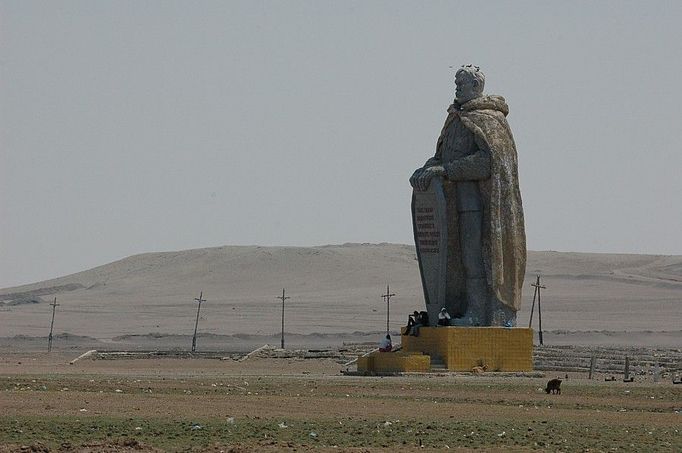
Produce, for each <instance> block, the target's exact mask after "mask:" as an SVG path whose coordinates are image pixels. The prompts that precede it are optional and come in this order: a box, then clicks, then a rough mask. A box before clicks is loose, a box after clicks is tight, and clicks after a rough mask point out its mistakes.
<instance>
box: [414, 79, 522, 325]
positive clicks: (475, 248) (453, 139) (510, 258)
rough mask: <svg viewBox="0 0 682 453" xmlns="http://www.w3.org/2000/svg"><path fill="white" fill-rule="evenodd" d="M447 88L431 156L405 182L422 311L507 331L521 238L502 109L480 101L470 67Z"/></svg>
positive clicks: (494, 99) (516, 297)
mask: <svg viewBox="0 0 682 453" xmlns="http://www.w3.org/2000/svg"><path fill="white" fill-rule="evenodd" d="M455 84H456V91H455V100H454V102H453V104H452V105H451V106H450V107H449V108H448V116H447V118H446V120H445V125H444V126H443V129H442V131H441V134H440V137H439V138H438V142H437V144H436V153H435V155H434V156H433V157H432V158H430V159H429V160H427V161H426V163H425V164H424V165H423V166H422V167H420V168H418V169H417V170H415V172H414V174H413V175H412V177H411V178H410V184H411V185H412V187H413V189H414V190H413V198H412V219H413V228H414V235H415V245H416V248H417V257H418V259H419V269H420V273H421V277H422V285H423V287H424V296H425V300H426V306H427V310H428V312H429V318H430V319H436V317H435V316H432V315H436V314H437V313H438V312H439V311H440V310H441V308H446V309H447V311H448V312H449V313H450V314H451V315H452V321H451V323H452V324H453V325H462V326H507V327H512V326H515V325H516V312H517V311H518V309H519V307H520V304H521V286H522V284H523V278H524V274H525V268H526V236H525V231H524V221H523V208H522V205H521V193H520V190H519V182H518V164H517V154H516V146H515V144H514V138H513V136H512V133H511V129H510V128H509V124H508V123H507V120H506V116H507V114H508V113H509V107H508V106H507V103H506V102H505V100H504V98H503V97H501V96H495V95H484V94H483V87H484V84H485V76H484V75H483V72H481V70H480V69H479V68H478V67H476V66H472V65H468V66H464V67H462V68H461V69H459V70H458V71H457V74H456V75H455Z"/></svg>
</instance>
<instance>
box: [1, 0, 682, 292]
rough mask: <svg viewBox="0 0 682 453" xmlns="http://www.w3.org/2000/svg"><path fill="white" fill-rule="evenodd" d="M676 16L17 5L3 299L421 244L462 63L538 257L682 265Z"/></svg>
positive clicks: (373, 4) (6, 80)
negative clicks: (497, 127)
mask: <svg viewBox="0 0 682 453" xmlns="http://www.w3.org/2000/svg"><path fill="white" fill-rule="evenodd" d="M681 22H682V2H679V1H671V2H660V1H659V2H657V1H648V2H646V3H645V2H626V1H602V2H593V1H589V2H576V1H570V2H566V1H556V2H550V1H538V2H531V1H526V2H522V1H513V2H512V1H504V2H434V1H429V2H417V1H412V2H399V1H398V2H396V1H386V2H379V1H369V2H368V1H358V2H349V1H343V2H342V1H334V2H323V1H317V0H315V1H312V0H311V1H307V2H294V1H267V2H259V1H253V0H249V1H244V2H226V1H220V2H208V1H202V2H189V1H186V2H174V1H144V2H139V1H129V2H128V1H111V2H104V1H83V2H75V1H69V2H59V1H46V2H33V1H26V0H21V1H2V2H0V134H1V135H0V287H6V286H10V285H17V284H21V283H29V282H33V281H38V280H43V279H47V278H52V277H57V276H61V275H65V274H68V273H72V272H77V271H80V270H85V269H87V268H90V267H93V266H96V265H100V264H105V263H107V262H110V261H113V260H116V259H119V258H123V257H125V256H128V255H132V254H136V253H141V252H151V251H169V250H179V249H186V248H196V247H210V246H220V245H238V244H260V245H319V244H327V243H344V242H399V243H412V230H411V228H412V226H411V220H410V207H409V203H410V194H411V189H410V186H409V183H408V178H409V176H410V175H411V173H412V171H413V170H414V169H415V168H416V167H417V166H420V165H422V164H423V162H424V161H425V160H426V159H427V158H428V157H430V156H431V155H432V154H433V152H434V145H435V142H436V139H437V137H438V134H439V132H440V129H441V127H442V125H443V121H444V119H445V116H446V111H445V110H446V108H447V107H448V105H449V104H450V102H451V100H452V97H453V92H454V84H453V77H454V72H455V70H456V69H457V68H458V67H459V66H460V65H462V64H465V63H475V64H477V65H479V66H481V68H482V69H483V70H484V71H485V73H486V76H487V81H486V92H488V93H491V94H493V93H494V94H501V95H503V96H505V97H506V99H507V102H508V103H509V105H510V110H511V113H510V115H509V117H508V119H509V122H510V124H511V127H512V130H513V132H514V135H515V139H516V144H517V148H518V151H519V166H520V168H519V170H520V178H521V180H520V182H521V192H522V196H523V203H524V209H525V214H526V232H527V236H528V246H529V248H530V249H533V250H547V249H551V250H562V251H594V252H623V253H657V254H682V238H681V233H682V208H681V206H680V205H681V199H682V134H681V133H680V130H681V129H682V127H681V126H680V121H681V120H682V114H681V113H680V111H681V110H680V108H681V107H682V91H681V89H680V83H679V79H680V76H681V74H682V27H681V26H680V23H681ZM451 66H452V67H453V68H451Z"/></svg>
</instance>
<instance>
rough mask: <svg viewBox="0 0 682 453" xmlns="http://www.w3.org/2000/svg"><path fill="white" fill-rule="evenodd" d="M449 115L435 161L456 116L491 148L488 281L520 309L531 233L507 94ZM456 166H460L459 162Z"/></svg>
mask: <svg viewBox="0 0 682 453" xmlns="http://www.w3.org/2000/svg"><path fill="white" fill-rule="evenodd" d="M448 113H449V114H448V118H447V119H446V120H445V126H443V131H442V132H441V136H440V138H439V139H438V145H437V146H436V156H435V158H434V159H433V160H434V161H437V160H440V145H441V143H442V141H443V136H444V133H445V131H446V129H447V127H448V125H449V124H450V123H451V122H452V121H453V120H454V119H455V118H457V117H458V118H459V119H460V121H461V122H462V124H463V125H464V126H465V127H466V128H467V129H469V130H470V131H471V132H472V133H473V134H474V136H475V139H476V142H477V143H482V144H483V146H486V147H487V148H488V150H489V153H490V167H491V168H490V178H487V179H482V180H479V181H478V185H479V190H480V194H481V200H482V202H483V226H482V235H481V236H482V242H483V244H482V246H483V262H484V266H485V270H486V279H487V282H488V286H489V287H490V288H491V289H492V291H493V294H494V296H495V297H497V299H498V300H499V301H500V302H502V303H503V304H504V305H506V306H507V307H509V308H511V309H512V310H514V311H518V309H519V308H520V306H521V288H522V285H523V278H524V274H525V270H526V235H525V230H524V220H523V208H522V205H521V192H520V190H519V178H518V164H517V155H516V145H515V144H514V137H513V136H512V132H511V129H510V128H509V124H508V123H507V119H506V116H507V114H508V113H509V107H508V106H507V104H506V102H505V100H504V98H503V97H502V96H494V95H493V96H481V97H479V98H475V99H473V100H471V101H469V102H466V103H464V104H462V105H461V106H456V105H452V106H451V107H450V108H449V109H448ZM434 163H435V162H434ZM443 164H445V162H443ZM453 165H455V166H456V161H455V162H453ZM448 205H449V206H450V205H451V203H450V202H448ZM456 215H457V213H456V212H453V210H450V211H449V213H448V216H456ZM455 223H456V222H455ZM451 252H453V253H457V252H458V251H457V250H454V251H450V250H449V253H451Z"/></svg>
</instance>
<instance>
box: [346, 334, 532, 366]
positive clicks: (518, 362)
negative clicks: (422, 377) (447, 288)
mask: <svg viewBox="0 0 682 453" xmlns="http://www.w3.org/2000/svg"><path fill="white" fill-rule="evenodd" d="M404 332H405V328H404V327H403V329H402V333H403V335H402V336H401V339H402V350H401V351H398V352H373V353H372V354H369V355H366V356H363V357H360V358H359V359H358V371H359V372H377V373H382V372H386V373H395V372H426V371H434V370H435V371H472V368H474V367H476V366H483V365H486V366H487V371H489V372H490V371H533V330H532V329H526V328H521V327H512V328H509V327H421V328H420V329H419V336H418V337H413V336H410V335H404Z"/></svg>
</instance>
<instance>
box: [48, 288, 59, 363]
mask: <svg viewBox="0 0 682 453" xmlns="http://www.w3.org/2000/svg"><path fill="white" fill-rule="evenodd" d="M50 305H52V322H51V323H50V335H48V337H47V352H51V351H52V329H53V328H54V312H55V310H56V309H57V306H58V305H59V304H58V303H57V298H56V297H55V298H54V302H52V303H51V304H50Z"/></svg>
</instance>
